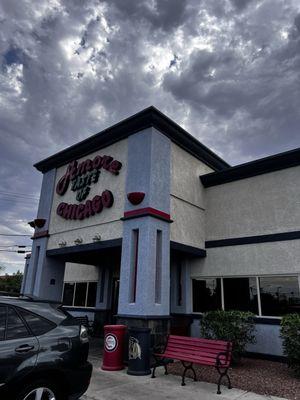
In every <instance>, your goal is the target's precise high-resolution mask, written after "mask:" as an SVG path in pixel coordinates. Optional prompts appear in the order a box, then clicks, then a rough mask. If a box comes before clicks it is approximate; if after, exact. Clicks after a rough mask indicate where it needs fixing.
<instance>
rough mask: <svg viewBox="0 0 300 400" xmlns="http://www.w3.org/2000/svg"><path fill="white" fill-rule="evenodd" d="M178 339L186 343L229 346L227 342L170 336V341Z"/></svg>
mask: <svg viewBox="0 0 300 400" xmlns="http://www.w3.org/2000/svg"><path fill="white" fill-rule="evenodd" d="M172 339H174V340H175V339H176V340H179V341H184V342H202V343H206V344H208V345H210V344H215V345H223V346H225V347H226V346H227V344H228V342H226V341H225V340H215V339H202V338H194V337H189V336H177V335H169V340H172Z"/></svg>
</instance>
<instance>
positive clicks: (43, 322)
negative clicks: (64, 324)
mask: <svg viewBox="0 0 300 400" xmlns="http://www.w3.org/2000/svg"><path fill="white" fill-rule="evenodd" d="M18 311H19V313H20V315H21V316H22V317H23V318H24V319H25V321H26V323H27V325H28V326H29V328H30V330H31V331H32V333H33V334H34V335H36V336H40V335H43V334H44V333H47V332H49V331H51V329H53V328H55V326H56V325H55V324H54V323H53V322H50V321H48V320H47V319H45V318H42V317H40V316H38V315H36V314H32V313H30V312H28V311H26V310H22V309H19V310H18Z"/></svg>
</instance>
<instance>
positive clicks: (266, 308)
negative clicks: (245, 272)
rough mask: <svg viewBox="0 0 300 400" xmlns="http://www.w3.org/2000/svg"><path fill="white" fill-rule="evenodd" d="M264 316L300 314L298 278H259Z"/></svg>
mask: <svg viewBox="0 0 300 400" xmlns="http://www.w3.org/2000/svg"><path fill="white" fill-rule="evenodd" d="M259 286H260V298H261V309H262V315H270V316H282V315H284V314H288V313H294V312H300V294H299V283H298V277H297V276H285V277H284V276H277V277H263V278H259Z"/></svg>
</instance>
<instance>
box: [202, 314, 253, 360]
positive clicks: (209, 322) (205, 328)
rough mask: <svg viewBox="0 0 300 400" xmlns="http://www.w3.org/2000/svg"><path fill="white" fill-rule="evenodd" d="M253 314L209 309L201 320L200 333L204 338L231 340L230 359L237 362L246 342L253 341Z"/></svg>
mask: <svg viewBox="0 0 300 400" xmlns="http://www.w3.org/2000/svg"><path fill="white" fill-rule="evenodd" d="M253 317H254V314H252V313H250V312H244V311H223V310H219V311H209V312H207V313H205V314H204V315H203V318H202V320H201V335H202V336H203V337H204V338H206V339H218V340H226V341H229V342H232V345H233V349H232V360H233V362H237V361H238V360H239V359H240V357H241V354H242V353H243V352H244V351H245V347H246V345H247V344H248V343H255V336H254V330H255V326H254V319H253Z"/></svg>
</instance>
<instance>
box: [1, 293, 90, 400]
mask: <svg viewBox="0 0 300 400" xmlns="http://www.w3.org/2000/svg"><path fill="white" fill-rule="evenodd" d="M88 351H89V342H88V335H87V330H86V328H85V327H84V326H82V325H78V323H77V321H76V320H74V318H73V317H72V316H71V315H70V314H69V313H67V312H66V311H65V310H64V309H63V308H62V306H61V305H60V304H57V303H51V302H44V301H41V300H33V299H29V298H13V297H1V296H0V399H1V400H2V399H3V400H4V399H5V400H10V399H12V400H67V399H78V398H79V397H80V396H81V395H82V394H83V393H84V392H85V391H86V390H87V388H88V386H89V382H90V378H91V374H92V365H91V364H90V363H89V362H88V361H87V358H88Z"/></svg>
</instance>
